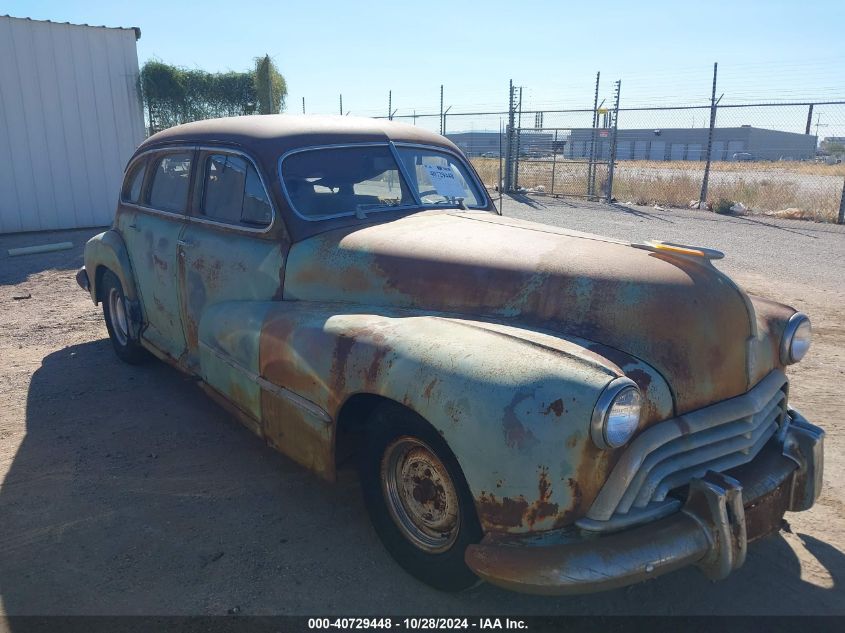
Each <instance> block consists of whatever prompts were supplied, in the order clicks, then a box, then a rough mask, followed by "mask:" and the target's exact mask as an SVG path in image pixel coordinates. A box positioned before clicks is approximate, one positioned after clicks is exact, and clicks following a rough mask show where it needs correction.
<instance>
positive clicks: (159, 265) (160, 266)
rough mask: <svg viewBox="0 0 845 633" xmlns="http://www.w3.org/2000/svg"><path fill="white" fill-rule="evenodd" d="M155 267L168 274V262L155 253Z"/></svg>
mask: <svg viewBox="0 0 845 633" xmlns="http://www.w3.org/2000/svg"><path fill="white" fill-rule="evenodd" d="M153 265H154V266H155V267H156V268H158V269H159V270H161V272H167V262H166V261H164V260H163V259H162V258H161V257H159V256H158V255H156V254H155V253H153Z"/></svg>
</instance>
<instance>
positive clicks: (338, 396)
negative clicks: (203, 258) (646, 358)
mask: <svg viewBox="0 0 845 633" xmlns="http://www.w3.org/2000/svg"><path fill="white" fill-rule="evenodd" d="M339 308H341V309H345V310H348V308H347V307H346V306H343V307H341V306H337V305H331V306H315V305H314V304H302V303H292V304H291V303H287V302H282V303H278V304H275V305H274V306H273V307H271V308H269V310H268V311H267V313H266V316H265V319H264V324H263V328H262V332H261V340H260V351H259V371H258V373H259V374H260V375H261V376H262V377H263V378H265V379H266V380H268V381H270V382H271V383H273V384H276V385H281V386H283V387H285V388H287V389H290V390H292V391H293V392H295V393H296V394H298V395H299V396H302V397H304V398H306V399H307V400H309V401H311V402H313V403H315V404H317V405H318V406H319V407H321V408H322V409H324V410H325V411H326V412H327V413H328V415H329V417H330V418H331V419H332V420H336V419H337V417H338V414H339V412H340V410H341V407H342V405H343V404H344V403H345V402H346V400H347V399H348V398H350V397H351V396H353V395H355V394H357V393H370V394H378V395H381V396H384V397H386V398H390V399H392V400H395V401H398V402H401V403H403V404H405V405H406V406H408V407H409V408H410V409H412V410H414V411H416V412H417V413H419V414H420V415H421V416H422V417H424V418H425V419H426V420H428V421H429V422H430V423H431V424H432V425H433V426H434V428H435V429H437V431H439V432H440V433H441V435H442V436H443V437H444V439H445V441H446V442H447V444H448V445H449V446H450V448H451V449H452V451H453V452H454V453H455V455H456V456H457V458H458V461H459V462H460V464H461V466H462V468H463V471H464V474H465V476H466V479H467V483H468V484H469V488H470V491H471V493H472V495H473V497H474V498H475V500H476V504H477V508H478V511H479V517H480V518H481V521H482V524H483V526H484V528H485V529H486V530H498V531H510V532H520V531H529V530H543V529H550V528H552V527H554V526H559V525H565V524H567V523H570V522H572V521H573V520H574V519H575V518H577V517H578V516H581V515H582V514H583V513H584V512H586V509H587V508H588V507H589V504H590V503H591V502H592V500H593V498H594V497H595V495H596V494H597V493H598V490H599V488H600V487H601V485H602V484H603V483H604V479H605V476H606V473H607V472H608V470H609V468H610V466H612V464H611V463H610V462H611V459H612V456H613V453H612V452H608V451H600V450H599V449H597V448H596V447H595V446H594V445H593V444H592V441H591V440H590V435H589V420H590V416H591V413H592V410H593V407H594V406H595V403H596V400H597V399H598V395H599V393H600V392H601V390H602V389H603V388H604V387H605V386H606V385H607V384H608V383H609V382H610V381H611V380H612V379H613V378H615V377H617V376H618V375H620V373H621V372H620V371H619V370H618V368H616V367H615V365H613V363H607V362H602V361H601V359H600V358H598V357H597V356H596V355H595V354H594V353H592V352H589V351H588V350H586V349H585V348H584V347H583V346H582V345H579V344H577V343H573V342H571V341H568V340H565V339H562V338H559V337H552V336H545V338H544V337H543V335H539V334H536V333H535V334H534V336H533V338H534V340H526V339H525V338H523V337H521V336H519V335H518V334H519V333H520V332H523V331H522V330H519V329H518V328H512V327H506V326H493V325H491V324H486V323H480V322H474V321H467V320H460V319H453V318H444V317H437V316H430V315H420V314H414V313H410V312H399V311H396V312H393V311H381V312H380V314H366V313H348V312H347V313H343V314H338V309H339ZM491 328H494V329H491ZM538 339H541V340H538Z"/></svg>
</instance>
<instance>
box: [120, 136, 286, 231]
mask: <svg viewBox="0 0 845 633" xmlns="http://www.w3.org/2000/svg"><path fill="white" fill-rule="evenodd" d="M185 151H190V152H194V153H196V152H197V151H211V152H217V151H219V152H221V153H231V154H236V155H239V156H243V157H244V158H245V159H246V160H248V161H249V162H250V164H251V165H252V166H253V168H254V169H255V171H256V173H257V174H258V179H259V180H260V181H261V186H262V187H263V188H264V195H266V196H267V199H268V200H269V201H270V212H271V215H272V217H271V218H270V224H268V225H267V226H265V227H255V228H253V227H250V226H244V225H241V224H229V223H227V222H218V221H215V220H209V219H208V218H202V217H198V216H195V215H190V214H189V213H188V209H187V208H186V209H185V212H184V213H174V212H173V211H165V210H163V209H156V208H155V207H150V206H147V205H143V204H138V203H134V202H124V201H123V200H122V199H120V200H119V203H120V204H121V205H123V206H125V207H130V208H133V209H137V210H138V211H144V212H147V213H152V214H157V215H161V216H164V217H168V218H181V219H183V220H185V221H187V222H191V223H196V224H209V225H212V226H220V227H225V228H227V229H235V230H237V231H243V232H244V233H253V234H264V233H269V232H270V231H271V230H272V229H273V228H274V227H275V224H276V218H277V216H278V214H277V212H276V205H275V204H274V203H273V197H272V196H271V195H270V192H269V190H268V189H267V183H266V182H265V181H264V175H263V174H262V173H261V170H260V169H258V165H257V164H256V163H255V161H254V160H253V158H252V156H250V155H249V154H248V153H247V152H245V151H243V150H240V149H237V148H233V147H229V146H227V145H194V144H191V145H182V144H173V145H167V146H166V147H153V148H150V149H147V150H144V151H143V152H141V153H140V154H136V155H135V156H133V157H132V159H131V160H130V162H129V164H127V166H126V169H125V170H124V172H123V178H124V180H125V179H126V173H127V172H128V171H129V169H130V168H131V167H133V166H134V165H135V163H136V162H137V161H138V160H140V159H141V157H143V156H146V155H147V154H153V153H156V152H161V153H178V152H185ZM191 160H192V161H193V158H192V159H191ZM148 166H149V165H148ZM193 168H194V165H193V162H192V163H191V169H193ZM204 186H205V183H203V187H204ZM122 191H123V183H121V192H122ZM192 194H193V191H191V192H189V197H188V200H189V201H190V199H191V195H192Z"/></svg>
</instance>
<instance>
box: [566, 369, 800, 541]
mask: <svg viewBox="0 0 845 633" xmlns="http://www.w3.org/2000/svg"><path fill="white" fill-rule="evenodd" d="M786 384H787V381H786V376H785V375H784V373H783V372H782V371H780V370H775V371H773V372H772V373H770V374H769V375H768V376H766V378H764V379H763V380H762V381H760V383H759V384H757V386H755V387H754V388H753V389H751V390H750V391H749V392H747V393H745V394H743V395H741V396H737V397H736V398H731V399H730V400H725V401H723V402H719V403H717V404H714V405H711V406H709V407H705V408H703V409H698V410H697V411H692V412H690V413H687V414H684V415H682V416H678V417H676V418H672V419H671V420H666V421H664V422H660V423H659V424H656V425H654V426H653V427H651V428H649V429H647V430H645V431H644V432H643V433H641V434H640V435H639V436H638V437H637V438H636V439H635V440H634V441H633V442H632V443H631V444H630V445H629V446H628V448H627V449H626V450H625V452H624V453H623V455H622V457H621V458H620V459H619V461H618V462H617V464H616V466H615V467H614V468H613V470H612V471H611V473H610V476H609V477H608V479H607V481H606V482H605V484H604V486H603V487H602V489H601V490H600V491H599V494H598V496H597V497H596V499H595V501H594V502H593V505H592V506H591V507H590V510H589V512H587V516H586V517H585V518H584V519H581V520H580V521H578V522H577V524H578V525H579V526H580V527H582V528H584V529H587V530H596V531H603V530H606V529H620V528H621V527H627V526H629V525H631V524H635V523H639V522H642V521H644V520H651V519H654V518H657V517H658V516H662V515H665V514H668V513H669V512H672V511H673V510H675V509H676V508H677V507H678V506H679V505H680V502H679V501H678V500H677V499H674V498H672V497H667V495H668V493H669V491H670V490H672V489H674V488H678V487H680V486H684V485H686V484H687V483H689V481H690V480H691V479H693V478H695V477H701V476H703V475H704V474H705V473H707V471H710V470H712V471H716V472H723V471H726V470H729V469H731V468H735V467H737V466H740V465H742V464H745V463H747V462H750V461H751V460H752V459H754V457H755V456H756V455H757V453H759V452H760V450H761V449H762V448H763V446H764V445H765V444H766V442H768V440H769V439H770V438H771V437H772V436H773V435H774V434H775V433H777V431H778V430H779V429H780V428H781V425H782V424H783V422H784V419H785V416H786Z"/></svg>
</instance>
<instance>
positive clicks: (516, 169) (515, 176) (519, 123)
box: [512, 86, 522, 190]
mask: <svg viewBox="0 0 845 633" xmlns="http://www.w3.org/2000/svg"><path fill="white" fill-rule="evenodd" d="M518 108H519V111H518V113H517V122H516V155H515V156H514V165H513V183H512V184H513V188H514V190H518V189H519V144H520V141H521V139H520V136H522V86H520V87H519V107H518Z"/></svg>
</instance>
